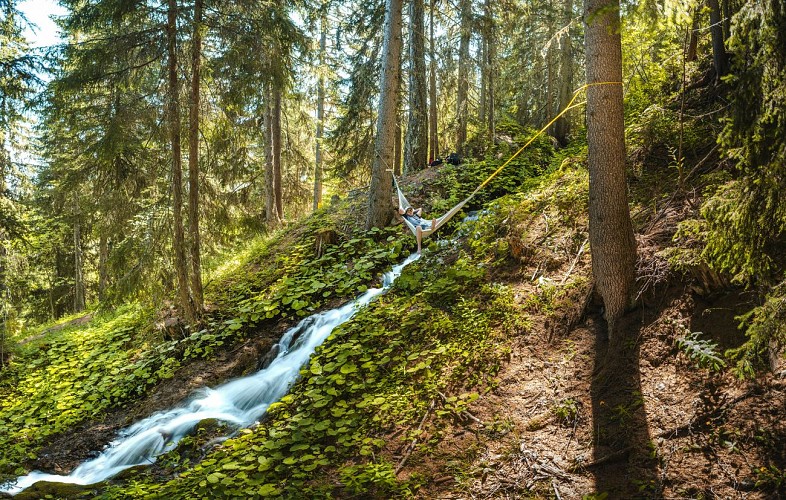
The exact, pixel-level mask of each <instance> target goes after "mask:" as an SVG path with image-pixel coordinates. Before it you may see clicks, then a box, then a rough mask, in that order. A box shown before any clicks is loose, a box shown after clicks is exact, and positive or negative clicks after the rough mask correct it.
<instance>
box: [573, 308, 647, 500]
mask: <svg viewBox="0 0 786 500" xmlns="http://www.w3.org/2000/svg"><path fill="white" fill-rule="evenodd" d="M593 323H594V325H595V334H596V336H595V353H596V358H595V370H594V373H595V376H594V377H593V380H592V387H591V394H592V425H593V428H592V438H593V459H592V462H590V464H588V466H587V469H588V470H589V471H590V472H591V473H592V474H593V476H594V478H595V492H596V493H597V494H602V493H604V492H605V493H607V494H608V497H607V498H610V499H611V498H659V496H660V491H659V490H660V486H659V482H658V465H657V461H656V459H655V458H654V456H655V453H654V448H653V443H652V440H651V435H650V430H649V426H648V424H647V414H646V411H645V407H644V398H643V396H642V390H641V370H640V365H639V362H640V356H639V349H640V346H639V343H638V339H639V338H640V332H641V329H642V328H643V325H642V322H641V315H640V314H639V313H638V312H633V313H631V314H629V315H628V316H626V317H625V318H622V319H621V320H620V327H619V329H620V339H621V340H620V341H619V342H617V344H618V346H617V347H616V348H614V347H612V348H610V347H609V344H610V343H609V341H608V340H607V339H606V322H605V321H604V320H603V319H601V318H600V317H596V318H595V321H593Z"/></svg>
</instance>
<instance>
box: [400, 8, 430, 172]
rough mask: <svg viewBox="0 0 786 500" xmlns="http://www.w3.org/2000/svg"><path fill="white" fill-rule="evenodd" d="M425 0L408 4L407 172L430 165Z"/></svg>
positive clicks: (405, 160)
mask: <svg viewBox="0 0 786 500" xmlns="http://www.w3.org/2000/svg"><path fill="white" fill-rule="evenodd" d="M423 2H424V0H410V3H409V18H410V29H409V61H410V66H409V117H408V120H407V137H406V142H405V146H404V170H405V171H407V172H412V171H415V170H422V169H424V168H425V167H426V165H427V163H428V86H427V84H426V79H427V75H426V25H425V15H426V13H425V8H424V4H423Z"/></svg>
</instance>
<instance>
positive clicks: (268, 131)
mask: <svg viewBox="0 0 786 500" xmlns="http://www.w3.org/2000/svg"><path fill="white" fill-rule="evenodd" d="M264 93H265V105H264V115H263V118H262V122H263V123H262V128H263V129H264V131H265V134H264V135H265V137H264V151H265V222H266V223H267V225H268V227H278V226H279V225H280V224H281V219H280V218H279V216H278V210H277V209H276V190H275V181H274V178H275V175H274V172H273V104H272V100H273V92H272V90H271V85H270V84H269V83H268V84H266V85H265V92H264Z"/></svg>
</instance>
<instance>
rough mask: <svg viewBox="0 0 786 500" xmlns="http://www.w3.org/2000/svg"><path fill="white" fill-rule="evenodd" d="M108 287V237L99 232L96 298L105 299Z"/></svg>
mask: <svg viewBox="0 0 786 500" xmlns="http://www.w3.org/2000/svg"><path fill="white" fill-rule="evenodd" d="M108 288H109V238H107V236H106V234H103V231H102V233H101V237H100V238H99V239H98V300H99V301H103V300H104V299H106V291H107V289H108Z"/></svg>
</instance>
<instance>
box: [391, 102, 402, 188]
mask: <svg viewBox="0 0 786 500" xmlns="http://www.w3.org/2000/svg"><path fill="white" fill-rule="evenodd" d="M403 135H404V130H402V128H401V115H400V114H399V113H398V106H397V107H396V143H395V145H394V146H393V147H394V150H395V151H394V152H395V154H394V155H393V173H394V174H395V175H396V177H400V176H401V174H402V168H401V167H402V165H401V157H402V155H403V151H402V149H403V146H402V144H403Z"/></svg>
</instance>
